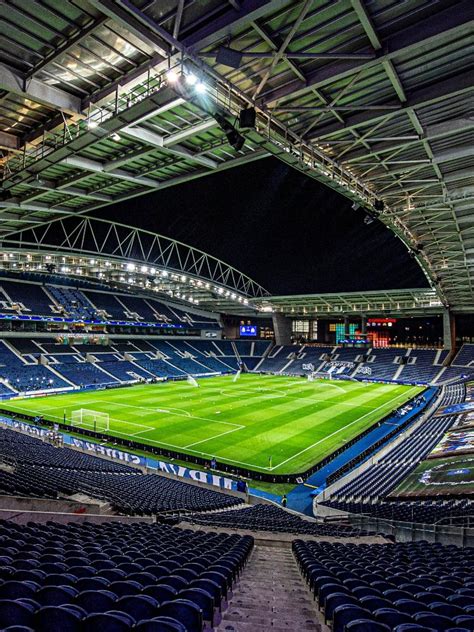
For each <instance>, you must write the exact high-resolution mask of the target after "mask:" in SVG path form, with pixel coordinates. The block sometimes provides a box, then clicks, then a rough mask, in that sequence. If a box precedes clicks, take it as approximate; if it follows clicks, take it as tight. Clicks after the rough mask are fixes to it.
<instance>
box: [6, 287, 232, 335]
mask: <svg viewBox="0 0 474 632" xmlns="http://www.w3.org/2000/svg"><path fill="white" fill-rule="evenodd" d="M61 282H62V283H64V280H61ZM84 285H85V286H86V285H87V283H86V282H84ZM13 312H14V313H17V314H20V315H21V314H25V315H35V316H47V317H51V316H53V315H56V316H65V317H68V318H72V319H74V320H77V321H82V320H91V319H92V320H99V321H100V320H117V321H143V322H150V323H157V322H160V323H164V324H166V323H170V324H174V325H175V324H179V325H181V326H185V327H187V328H190V329H208V330H213V329H214V330H215V329H219V328H220V324H219V321H218V318H217V316H210V315H209V316H204V315H202V314H198V313H195V312H193V311H192V310H189V309H187V310H186V311H184V310H182V309H179V308H177V307H175V306H171V305H165V304H164V303H162V302H159V301H156V300H155V299H154V298H149V299H146V298H142V297H139V296H134V295H128V294H111V293H110V292H107V291H104V290H99V289H90V288H87V287H68V286H66V285H64V284H62V285H55V284H54V283H51V282H48V284H47V285H42V284H39V283H35V282H31V281H21V282H19V281H13V280H6V279H0V313H5V314H11V313H13Z"/></svg>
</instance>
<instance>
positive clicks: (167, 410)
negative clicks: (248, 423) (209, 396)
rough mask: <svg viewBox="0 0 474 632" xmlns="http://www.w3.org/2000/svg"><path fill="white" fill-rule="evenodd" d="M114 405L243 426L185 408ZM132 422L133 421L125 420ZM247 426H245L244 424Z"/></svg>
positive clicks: (116, 403)
mask: <svg viewBox="0 0 474 632" xmlns="http://www.w3.org/2000/svg"><path fill="white" fill-rule="evenodd" d="M114 406H126V407H127V408H138V409H140V410H146V411H148V412H149V413H150V412H157V413H161V414H164V415H175V416H176V417H188V418H189V419H200V420H201V421H210V422H212V423H214V424H215V423H218V424H224V425H226V426H236V427H239V428H240V427H241V426H240V424H234V423H232V422H231V421H221V420H220V419H211V418H210V417H198V416H197V415H193V414H192V413H190V412H189V411H188V410H184V409H182V408H147V407H146V406H135V405H133V404H121V403H119V402H114ZM174 410H178V411H181V412H177V413H175V412H172V411H174ZM125 423H132V422H128V421H127V422H125ZM243 427H244V428H245V426H243Z"/></svg>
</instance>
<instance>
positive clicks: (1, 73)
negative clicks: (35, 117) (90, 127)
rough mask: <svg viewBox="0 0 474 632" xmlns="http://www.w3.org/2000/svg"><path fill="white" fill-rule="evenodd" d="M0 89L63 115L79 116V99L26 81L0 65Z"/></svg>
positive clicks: (34, 81)
mask: <svg viewBox="0 0 474 632" xmlns="http://www.w3.org/2000/svg"><path fill="white" fill-rule="evenodd" d="M0 89H1V90H6V91H7V92H11V93H12V94H17V95H19V96H21V97H23V98H25V99H30V100H31V101H34V102H35V103H41V104H42V105H45V106H46V107H49V108H51V109H53V110H59V111H61V112H64V113H65V114H81V99H80V98H79V97H76V96H74V95H72V94H69V93H67V92H65V91H64V90H60V89H59V88H56V87H54V86H50V85H48V84H46V83H44V82H42V81H39V80H38V79H26V78H25V77H23V76H22V75H20V74H19V73H18V72H17V71H16V70H14V69H13V68H9V67H8V66H5V65H4V64H0Z"/></svg>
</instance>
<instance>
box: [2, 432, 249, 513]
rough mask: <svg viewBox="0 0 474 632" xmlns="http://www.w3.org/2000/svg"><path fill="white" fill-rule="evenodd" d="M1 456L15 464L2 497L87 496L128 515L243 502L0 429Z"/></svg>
mask: <svg viewBox="0 0 474 632" xmlns="http://www.w3.org/2000/svg"><path fill="white" fill-rule="evenodd" d="M0 454H5V455H6V456H8V457H9V458H10V460H13V462H14V463H15V469H14V471H13V472H7V471H2V470H0V493H3V494H9V495H24V496H44V497H53V498H56V496H57V495H58V494H59V495H67V496H68V495H72V494H75V493H78V492H83V493H86V494H88V495H89V496H92V497H94V498H98V499H103V500H106V501H108V502H110V503H111V504H112V505H113V506H114V507H115V508H116V509H117V510H118V511H121V512H122V513H126V514H135V515H136V514H139V515H153V514H156V513H159V512H161V511H168V510H173V511H179V510H190V511H208V510H214V509H224V508H227V507H231V506H233V505H236V504H238V503H241V502H242V501H241V500H240V498H235V497H233V496H229V495H227V494H224V493H221V492H217V491H213V490H209V489H205V488H203V487H200V486H196V485H191V484H189V483H184V482H181V481H175V480H171V479H168V478H165V477H163V476H159V475H158V474H142V472H141V471H140V470H137V469H135V468H132V467H130V466H127V465H123V464H117V463H115V462H108V461H105V460H102V459H99V458H98V457H94V456H90V455H88V454H80V453H78V452H76V451H74V450H72V449H70V448H54V447H52V446H51V445H49V444H47V443H44V442H43V441H41V440H40V439H36V438H34V437H30V436H27V435H22V434H20V433H18V432H16V431H13V430H8V429H7V430H5V429H0Z"/></svg>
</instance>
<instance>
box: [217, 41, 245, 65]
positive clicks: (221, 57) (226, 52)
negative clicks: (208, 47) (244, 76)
mask: <svg viewBox="0 0 474 632" xmlns="http://www.w3.org/2000/svg"><path fill="white" fill-rule="evenodd" d="M216 62H217V63H218V64H222V65H223V66H228V67H229V68H238V67H239V66H240V64H241V62H242V53H240V52H239V51H238V50H234V49H233V48H228V47H227V46H220V47H219V50H218V51H217V55H216Z"/></svg>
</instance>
